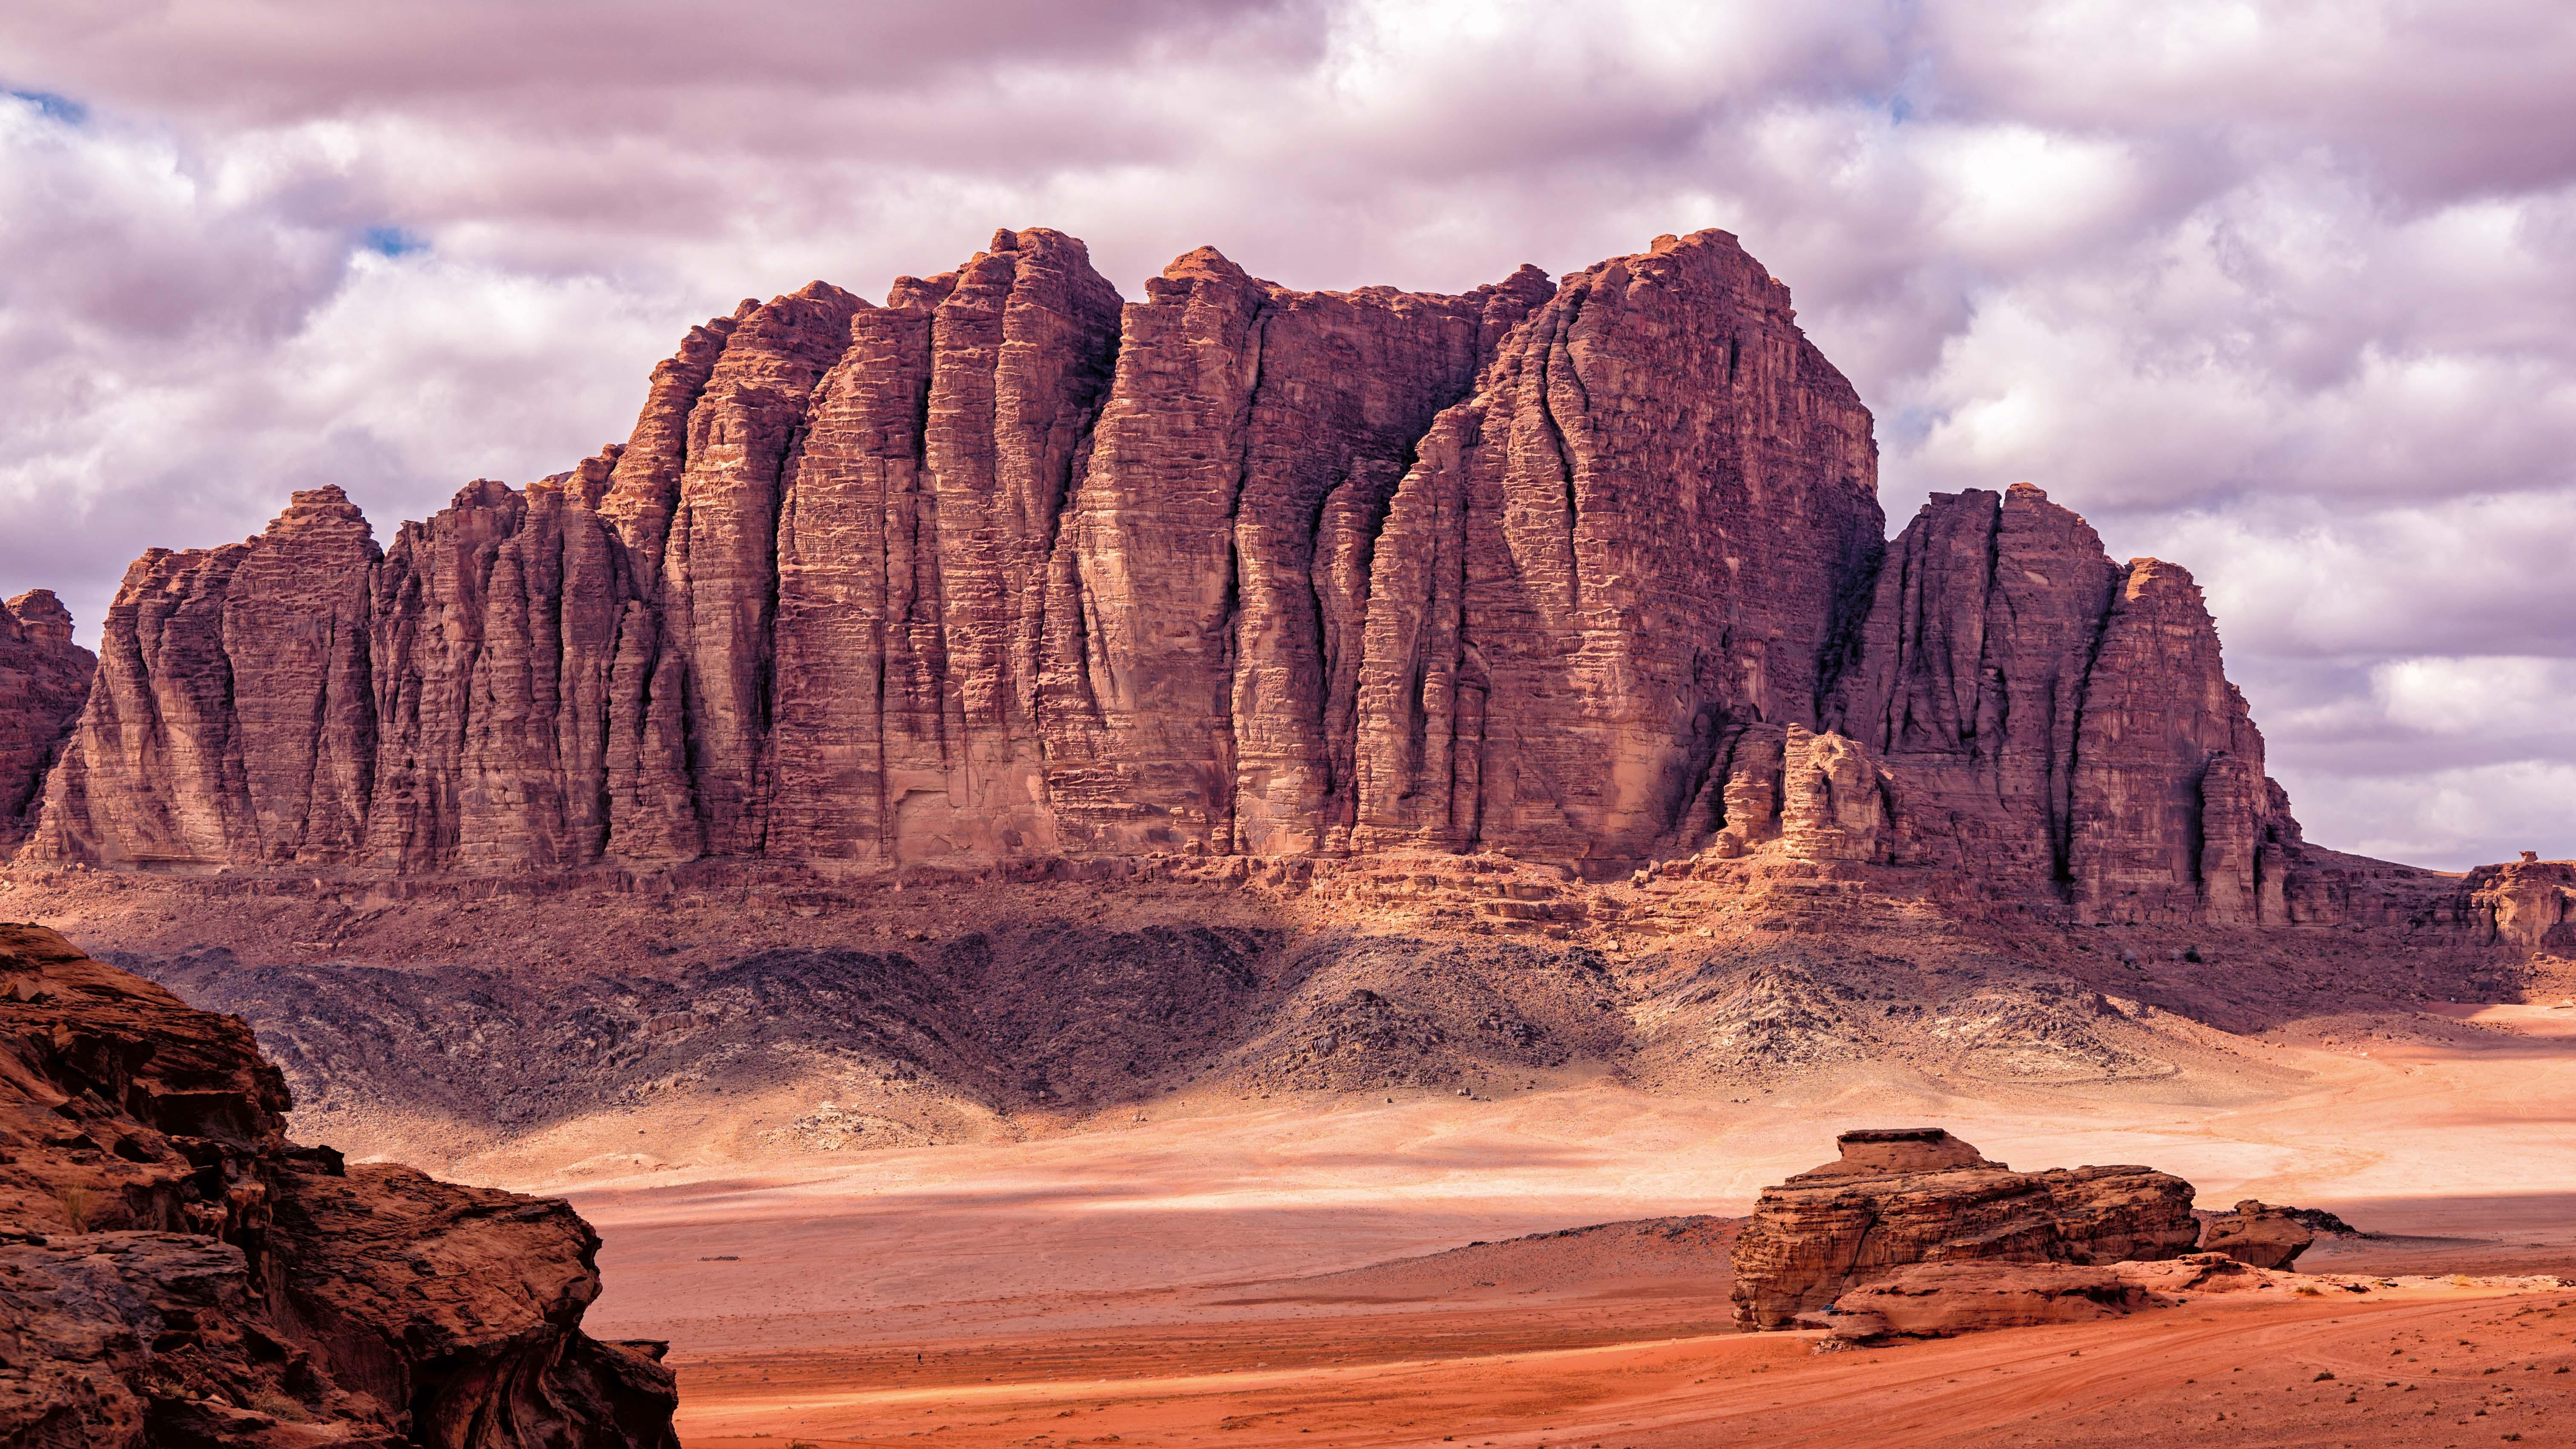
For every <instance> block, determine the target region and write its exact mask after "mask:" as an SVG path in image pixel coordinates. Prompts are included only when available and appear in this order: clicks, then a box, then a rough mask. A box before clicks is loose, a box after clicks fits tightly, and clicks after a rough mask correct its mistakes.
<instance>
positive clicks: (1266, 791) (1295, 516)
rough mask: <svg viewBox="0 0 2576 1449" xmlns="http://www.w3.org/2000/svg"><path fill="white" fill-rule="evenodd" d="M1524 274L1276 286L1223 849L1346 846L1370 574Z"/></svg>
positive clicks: (1238, 548)
mask: <svg viewBox="0 0 2576 1449" xmlns="http://www.w3.org/2000/svg"><path fill="white" fill-rule="evenodd" d="M1552 290H1554V288H1553V286H1552V285H1551V284H1550V283H1549V282H1548V280H1547V278H1546V277H1545V276H1544V275H1543V274H1541V273H1540V272H1539V271H1538V270H1537V269H1536V268H1534V267H1524V268H1522V269H1521V270H1520V271H1519V272H1517V273H1515V274H1514V275H1513V276H1512V277H1511V278H1510V279H1509V280H1507V281H1506V282H1504V283H1503V284H1502V285H1500V286H1489V287H1480V288H1478V289H1476V290H1475V291H1473V292H1470V293H1468V294H1466V295H1464V296H1456V297H1450V296H1438V295H1428V294H1421V293H1411V292H1398V291H1395V290H1393V289H1391V288H1385V287H1371V288H1367V289H1364V290H1362V291H1358V292H1351V293H1336V292H1291V291H1288V290H1286V289H1284V288H1274V289H1273V290H1272V293H1271V310H1270V313H1269V316H1268V320H1267V321H1266V322H1265V323H1264V325H1263V329H1262V363H1261V380H1260V384H1259V386H1258V387H1257V388H1256V389H1255V393H1254V397H1253V405H1252V418H1251V427H1250V436H1249V437H1248V438H1247V439H1246V441H1245V445H1244V477H1243V489H1242V496H1241V498H1240V500H1239V502H1238V504H1237V506H1236V509H1235V519H1234V556H1235V570H1236V585H1237V587H1236V595H1237V614H1236V619H1235V639H1234V649H1235V658H1234V670H1233V697H1232V700H1231V702H1230V705H1229V709H1228V717H1229V719H1230V720H1231V721H1232V725H1233V734H1234V742H1235V756H1236V771H1235V780H1234V782H1233V792H1234V820H1235V829H1234V840H1233V842H1232V844H1233V847H1234V848H1235V849H1238V850H1243V851H1248V852H1253V853H1257V854H1301V853H1307V852H1312V851H1315V850H1318V849H1324V848H1334V849H1339V848H1341V847H1343V846H1345V845H1346V844H1347V843H1348V836H1349V829H1350V824H1351V821H1352V818H1353V815H1354V813H1355V811H1356V808H1357V801H1356V798H1355V795H1354V792H1353V789H1352V778H1351V777H1352V752H1353V747H1354V746H1353V711H1352V703H1353V699H1354V696H1355V695H1356V692H1357V689H1358V683H1359V660H1360V653H1361V649H1362V646H1363V636H1364V631H1365V628H1366V619H1367V613H1368V566H1369V563H1370V560H1371V558H1372V556H1373V554H1374V552H1375V545H1376V535H1377V530H1378V527H1379V524H1380V523H1381V521H1382V520H1383V518H1384V516H1385V511H1386V505H1387V502H1388V500H1389V499H1391V498H1392V497H1393V496H1394V493H1395V486H1396V484H1397V482H1398V481H1399V480H1400V479H1401V478H1402V477H1403V475H1404V471H1405V469H1406V468H1407V467H1408V466H1409V465H1410V464H1411V463H1412V461H1413V445H1414V442H1415V440H1416V439H1418V438H1420V437H1421V436H1422V433H1423V431H1424V429H1426V428H1428V427H1429V426H1430V425H1431V420H1432V419H1433V418H1434V417H1435V416H1437V415H1438V414H1439V412H1440V411H1441V409H1443V408H1445V407H1448V406H1449V405H1450V404H1452V403H1454V402H1456V401H1457V400H1458V399H1459V398H1461V397H1464V396H1465V395H1466V393H1467V391H1468V389H1469V387H1470V386H1471V385H1472V384H1473V382H1474V381H1475V377H1476V373H1477V371H1478V370H1479V369H1480V368H1481V367H1482V366H1483V365H1484V363H1485V361H1486V359H1487V358H1488V357H1490V356H1491V355H1492V351H1493V348H1494V347H1495V345H1496V344H1497V343H1498V342H1499V341H1500V339H1501V337H1502V336H1503V334H1504V333H1506V332H1508V331H1509V329H1510V327H1511V325H1512V324H1513V323H1516V322H1518V321H1519V320H1520V318H1521V317H1523V316H1525V315H1527V313H1528V311H1529V309H1530V308H1531V307H1532V306H1535V305H1536V304H1537V303H1538V302H1540V301H1542V300H1544V299H1545V298H1546V296H1547V294H1548V293H1549V292H1550V291H1552Z"/></svg>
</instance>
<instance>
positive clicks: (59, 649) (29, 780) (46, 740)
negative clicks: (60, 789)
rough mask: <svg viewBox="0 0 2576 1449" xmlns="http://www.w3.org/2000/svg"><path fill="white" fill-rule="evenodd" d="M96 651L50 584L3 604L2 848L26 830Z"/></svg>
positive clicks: (0, 658) (86, 689)
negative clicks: (83, 640) (75, 633)
mask: <svg viewBox="0 0 2576 1449" xmlns="http://www.w3.org/2000/svg"><path fill="white" fill-rule="evenodd" d="M97 670H98V656H97V655H95V654H92V653H90V652H89V651H88V650H86V649H83V648H82V647H80V646H79V645H77V644H75V643H73V642H72V616H71V611H70V610H68V609H65V608H64V607H63V605H62V601H61V600H59V599H57V598H55V597H54V595H53V592H52V591H51V590H49V589H30V590H28V591H27V592H26V593H23V594H20V595H19V596H18V597H16V598H14V599H11V600H10V601H9V604H8V607H7V608H5V609H0V851H5V850H7V849H9V848H11V847H13V846H15V845H16V844H17V843H18V842H19V841H20V840H23V839H24V838H25V837H26V833H27V827H28V825H29V824H30V823H31V817H32V816H33V815H34V813H35V810H36V807H37V805H38V804H39V803H41V802H42V800H43V798H44V784H45V772H46V771H47V770H49V769H51V768H52V767H53V763H54V759H55V756H56V755H57V754H58V753H59V752H60V751H61V749H62V746H63V742H64V741H63V737H64V734H65V732H66V731H68V730H69V729H70V728H71V724H72V720H73V718H74V716H76V715H78V714H79V713H80V710H81V704H82V701H84V700H86V699H87V698H88V697H89V681H90V676H91V675H93V674H95V673H96V672H97Z"/></svg>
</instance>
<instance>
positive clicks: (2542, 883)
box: [2461, 850, 2576, 949]
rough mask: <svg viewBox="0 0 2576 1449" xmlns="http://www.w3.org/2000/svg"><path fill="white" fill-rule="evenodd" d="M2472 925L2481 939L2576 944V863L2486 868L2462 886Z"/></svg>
mask: <svg viewBox="0 0 2576 1449" xmlns="http://www.w3.org/2000/svg"><path fill="white" fill-rule="evenodd" d="M2461 894H2462V895H2463V896H2464V897H2465V898H2466V900H2467V903H2468V904H2467V914H2468V918H2469V922H2470V925H2471V926H2472V928H2473V929H2474V931H2475V932H2476V934H2477V935H2478V936H2479V937H2480V938H2481V939H2483V940H2486V941H2495V942H2502V943H2505V944H2507V945H2513V946H2521V947H2526V948H2528V947H2540V946H2547V947H2553V948H2557V949H2566V948H2567V947H2569V946H2576V930H2571V929H2569V926H2570V923H2571V922H2576V861H2568V860H2542V859H2540V857H2539V855H2538V853H2537V852H2534V851H2528V850H2526V851H2524V852H2523V853H2522V859H2520V860H2513V861H2507V862H2505V863H2504V864H2502V865H2482V866H2479V867H2478V868H2477V869H2475V870H2472V871H2470V872H2469V874H2468V879H2467V880H2465V881H2463V882H2461Z"/></svg>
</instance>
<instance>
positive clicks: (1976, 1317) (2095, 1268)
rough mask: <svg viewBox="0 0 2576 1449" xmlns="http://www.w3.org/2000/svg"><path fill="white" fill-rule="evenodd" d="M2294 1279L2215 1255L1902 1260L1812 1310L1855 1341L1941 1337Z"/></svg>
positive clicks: (2275, 1286) (2076, 1319) (2082, 1317)
mask: <svg viewBox="0 0 2576 1449" xmlns="http://www.w3.org/2000/svg"><path fill="white" fill-rule="evenodd" d="M2299 1281H2300V1280H2299V1279H2298V1278H2296V1277H2293V1276H2291V1275H2288V1274H2282V1273H2271V1272H2267V1271H2264V1270H2263V1269H2261V1268H2259V1267H2255V1266H2251V1265H2248V1264H2246V1263H2243V1262H2240V1261H2238V1260H2237V1259H2235V1258H2232V1257H2229V1256H2228V1255H2226V1254H2223V1253H2186V1254H2184V1255H2182V1256H2181V1257H2178V1258H2168V1259H2162V1260H2159V1261H2156V1262H2145V1263H2142V1262H2118V1263H2104V1264H2092V1265H2078V1264H2074V1263H1997V1262H1976V1263H1952V1262H1929V1263H1910V1264H1907V1265H1906V1266H1904V1267H1901V1268H1897V1269H1894V1270H1891V1271H1890V1272H1888V1273H1886V1274H1883V1275H1881V1276H1879V1277H1877V1278H1874V1279H1873V1280H1871V1281H1870V1282H1868V1283H1864V1284H1862V1285H1861V1286H1859V1287H1857V1288H1853V1289H1851V1290H1849V1291H1847V1292H1845V1293H1844V1294H1843V1295H1842V1296H1840V1297H1838V1298H1836V1299H1835V1300H1834V1303H1833V1307H1832V1308H1830V1309H1828V1310H1826V1311H1824V1312H1822V1313H1819V1314H1814V1315H1811V1317H1812V1318H1813V1319H1816V1320H1820V1321H1822V1322H1823V1324H1824V1325H1825V1327H1826V1328H1828V1329H1829V1330H1831V1332H1832V1333H1833V1336H1834V1337H1836V1338H1838V1339H1844V1340H1850V1341H1857V1342H1863V1343H1867V1342H1872V1341H1875V1340H1878V1339H1883V1338H1948V1337H1950V1336H1952V1335H1954V1334H1961V1333H1977V1332H1982V1331H1983V1330H1986V1329H1990V1328H2029V1327H2032V1326H2035V1325H2038V1324H2043V1323H2085V1322H2090V1321H2091V1320H2093V1319H2097V1318H2115V1317H2118V1316H2120V1315H2121V1314H2125V1313H2134V1312H2137V1311H2138V1310H2140V1309H2143V1308H2165V1307H2171V1306H2174V1305H2176V1304H2179V1303H2187V1302H2189V1301H2190V1300H2191V1298H2193V1297H2198V1296H2200V1295H2203V1294H2208V1293H2244V1292H2262V1291H2265V1290H2279V1289H2284V1288H2288V1287H2289V1286H2290V1285H2293V1284H2296V1283H2298V1282H2299ZM2293 1291H2295V1290H2293ZM2185 1295H2189V1296H2185Z"/></svg>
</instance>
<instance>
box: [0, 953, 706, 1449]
mask: <svg viewBox="0 0 2576 1449" xmlns="http://www.w3.org/2000/svg"><path fill="white" fill-rule="evenodd" d="M286 1106H287V1095H286V1088H285V1084H284V1082H283V1080H282V1079H281V1078H280V1077H279V1075H278V1072H277V1069H276V1068H275V1067H273V1066H271V1065H270V1064H269V1063H267V1062H266V1061H263V1060H261V1059H260V1057H259V1054H258V1052H257V1050H256V1049H255V1048H254V1047H253V1045H252V1042H251V1034H250V1029H249V1028H248V1027H246V1026H244V1025H243V1024H242V1022H241V1021H240V1020H239V1019H238V1018H236V1017H229V1016H217V1015H214V1014H213V1013H211V1012H204V1011H197V1010H194V1009H192V1008H190V1007H188V1006H187V1005H185V1004H183V1003H182V1002H181V1001H180V1000H179V999H178V998H177V997H175V996H172V995H170V994H169V993H168V992H166V991H164V990H162V989H161V988H160V987H157V986H154V985H153V984H151V983H150V982H148V981H144V980H142V979H141V978H139V977H135V976H130V975H128V974H126V973H125V972H122V971H119V970H117V969H115V968H114V967H111V966H106V965H103V964H101V963H99V962H96V961H92V960H89V959H87V958H85V957H83V956H81V955H80V953H79V952H77V951H75V950H73V949H72V948H71V947H70V946H69V945H68V944H67V943H65V942H64V941H63V939H62V938H61V937H60V936H57V935H55V934H54V933H53V932H51V931H46V930H42V929H39V928H36V927H32V926H19V925H0V1441H5V1442H7V1443H10V1444H25V1445H32V1446H56V1445H59V1446H64V1449H70V1446H74V1445H80V1446H95V1449H110V1446H141V1445H145V1444H191V1445H204V1446H208V1449H278V1446H284V1445H289V1444H319V1443H332V1444H348V1445H367V1446H384V1449H394V1446H397V1445H403V1444H440V1445H451V1446H456V1449H564V1446H571V1445H585V1446H599V1449H609V1446H634V1449H669V1446H675V1445H676V1444H677V1443H678V1440H677V1439H675V1438H674V1437H673V1436H672V1434H671V1428H670V1423H671V1412H672V1409H673V1406H674V1405H675V1403H676V1402H677V1396H676V1394H675V1393H674V1391H673V1388H672V1379H671V1375H670V1373H669V1372H668V1371H667V1370H665V1369H663V1368H662V1367H661V1365H660V1363H659V1362H658V1361H657V1360H658V1356H659V1352H660V1346H659V1345H646V1344H637V1345H618V1344H606V1343H601V1342H598V1341H596V1340H594V1339H591V1338H589V1337H587V1336H585V1335H584V1334H583V1333H582V1332H581V1330H580V1321H581V1316H582V1313H583V1310H584V1309H585V1308H587V1307H588V1306H589V1304H590V1302H591V1300H592V1299H593V1298H595V1297H597V1296H598V1293H599V1273H598V1269H597V1266H596V1263H595V1257H596V1254H597V1252H598V1248H599V1239H598V1238H597V1237H596V1236H595V1235H594V1234H593V1233H592V1232H591V1230H590V1228H589V1225H588V1224H586V1223H584V1222H583V1221H582V1220H581V1219H580V1218H579V1217H577V1216H575V1215H574V1213H573V1211H572V1209H571V1208H569V1207H567V1206H566V1205H564V1204H563V1203H560V1202H553V1201H540V1200H536V1199H531V1198H523V1197H518V1196H516V1195H514V1194H511V1193H505V1192H496V1191H492V1190H489V1189H484V1188H469V1187H459V1186H456V1185H454V1184H451V1183H444V1182H439V1181H437V1180H435V1179H433V1178H429V1177H425V1176H423V1175H421V1174H420V1173H417V1172H414V1171H412V1170H411V1169H409V1168H403V1167H354V1168H352V1167H344V1166H343V1165H342V1164H341V1162H340V1158H339V1154H338V1153H335V1152H332V1151H331V1150H330V1149H328V1148H300V1147H297V1146H295V1145H294V1144H293V1143H290V1142H288V1141H287V1140H286V1138H285V1129H284V1122H283V1119H282V1117H281V1116H280V1114H281V1113H282V1112H283V1111H284V1110H285V1108H286Z"/></svg>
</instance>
